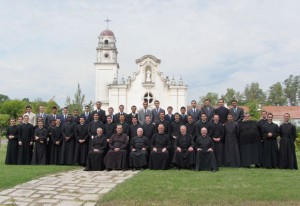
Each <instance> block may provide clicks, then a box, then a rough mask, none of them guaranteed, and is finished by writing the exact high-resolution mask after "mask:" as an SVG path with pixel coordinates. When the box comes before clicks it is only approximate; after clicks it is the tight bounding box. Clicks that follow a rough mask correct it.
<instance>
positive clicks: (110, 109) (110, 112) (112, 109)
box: [103, 107, 117, 124]
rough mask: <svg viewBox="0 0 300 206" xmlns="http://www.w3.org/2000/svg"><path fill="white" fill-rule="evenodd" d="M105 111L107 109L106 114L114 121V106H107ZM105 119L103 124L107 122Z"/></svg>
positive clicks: (115, 120)
mask: <svg viewBox="0 0 300 206" xmlns="http://www.w3.org/2000/svg"><path fill="white" fill-rule="evenodd" d="M107 111H108V115H107V116H110V117H111V121H112V122H113V123H116V122H117V119H116V116H115V115H114V108H112V107H109V108H108V110H107ZM106 120H107V119H106ZM106 120H105V121H104V122H103V123H104V124H105V123H107V122H106Z"/></svg>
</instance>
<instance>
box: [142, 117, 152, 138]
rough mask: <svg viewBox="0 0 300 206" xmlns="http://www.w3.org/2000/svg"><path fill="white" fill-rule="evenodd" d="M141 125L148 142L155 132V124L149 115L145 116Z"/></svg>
mask: <svg viewBox="0 0 300 206" xmlns="http://www.w3.org/2000/svg"><path fill="white" fill-rule="evenodd" d="M142 126H143V130H144V132H143V133H144V136H146V137H147V138H148V140H149V142H151V138H152V136H153V134H154V132H155V124H154V123H152V120H151V118H150V116H148V115H147V116H146V122H145V123H144V124H143V125H142Z"/></svg>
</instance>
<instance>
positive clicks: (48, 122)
mask: <svg viewBox="0 0 300 206" xmlns="http://www.w3.org/2000/svg"><path fill="white" fill-rule="evenodd" d="M56 119H61V116H60V115H59V114H56V115H55V118H54V116H53V114H49V115H48V117H47V126H48V125H50V124H51V122H52V120H56Z"/></svg>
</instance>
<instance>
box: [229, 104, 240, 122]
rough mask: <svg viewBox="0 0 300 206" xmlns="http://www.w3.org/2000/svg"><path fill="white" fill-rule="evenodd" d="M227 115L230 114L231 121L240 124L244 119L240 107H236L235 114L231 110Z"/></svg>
mask: <svg viewBox="0 0 300 206" xmlns="http://www.w3.org/2000/svg"><path fill="white" fill-rule="evenodd" d="M229 113H230V114H232V116H233V120H234V121H235V122H240V121H242V120H243V118H244V109H242V108H240V107H237V110H236V112H234V109H233V108H231V109H229Z"/></svg>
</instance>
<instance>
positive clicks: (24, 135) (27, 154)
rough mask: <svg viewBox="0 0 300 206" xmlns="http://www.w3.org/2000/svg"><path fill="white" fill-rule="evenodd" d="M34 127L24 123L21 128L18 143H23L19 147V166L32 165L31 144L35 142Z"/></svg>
mask: <svg viewBox="0 0 300 206" xmlns="http://www.w3.org/2000/svg"><path fill="white" fill-rule="evenodd" d="M33 134H34V130H33V126H32V124H29V123H27V124H26V123H23V124H21V125H20V126H19V135H18V141H19V142H20V141H21V142H22V145H21V146H19V151H18V164H19V165H30V164H31V158H32V145H30V142H32V141H33Z"/></svg>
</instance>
